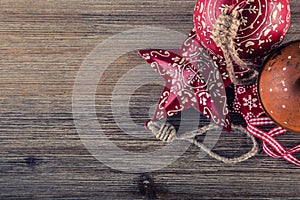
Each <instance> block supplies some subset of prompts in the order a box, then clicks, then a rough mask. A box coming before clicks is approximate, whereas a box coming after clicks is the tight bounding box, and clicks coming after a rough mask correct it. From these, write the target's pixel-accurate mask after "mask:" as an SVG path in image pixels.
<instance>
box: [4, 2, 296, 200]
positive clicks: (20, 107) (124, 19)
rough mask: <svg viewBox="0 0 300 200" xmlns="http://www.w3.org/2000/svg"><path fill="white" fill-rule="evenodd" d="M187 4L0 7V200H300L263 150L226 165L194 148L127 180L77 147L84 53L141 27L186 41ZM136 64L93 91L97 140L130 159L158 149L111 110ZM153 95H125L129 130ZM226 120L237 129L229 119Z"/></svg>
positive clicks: (236, 146) (229, 144) (232, 145)
mask: <svg viewBox="0 0 300 200" xmlns="http://www.w3.org/2000/svg"><path fill="white" fill-rule="evenodd" d="M194 3H195V1H194V0H188V1H183V0H176V1H174V0H167V1H158V0H146V1H137V0H113V1H104V0H86V1H79V0H62V1H58V0H47V1H46V0H28V1H23V0H14V1H11V0H0V61H1V62H0V199H211V198H213V199H241V198H249V199H270V198H279V199H280V198H282V199H300V190H299V189H300V181H299V180H300V169H299V168H296V167H294V166H292V165H290V164H287V163H286V162H284V161H282V160H281V159H272V158H269V157H267V156H266V155H265V154H264V153H263V152H262V151H261V152H260V153H259V154H258V155H257V156H255V157H254V158H251V159H250V160H247V161H245V162H243V163H239V164H234V165H229V164H222V163H219V162H218V161H216V160H213V159H211V158H209V157H199V156H198V154H199V150H198V149H197V148H196V147H194V146H191V147H190V148H189V149H188V150H187V151H186V152H185V153H184V154H183V155H182V156H181V157H180V158H179V159H178V160H176V161H175V162H173V163H171V164H170V165H169V166H167V167H165V168H162V169H160V170H157V171H154V172H151V173H147V174H133V173H124V172H120V171H118V170H115V169H111V168H109V167H108V166H106V165H104V164H103V163H101V162H99V161H98V160H97V159H95V158H94V157H93V156H92V155H91V154H90V153H89V151H88V150H87V149H86V147H85V146H84V145H83V143H82V142H81V140H80V137H79V135H78V133H77V131H76V127H75V124H74V121H73V114H72V92H73V85H74V82H75V78H76V75H77V72H78V71H79V69H80V66H81V65H82V62H83V61H84V60H85V58H86V57H87V56H88V54H89V53H90V52H91V51H92V50H93V49H94V48H95V47H96V46H97V44H99V43H101V42H102V41H104V40H105V39H107V38H108V37H110V36H111V35H114V34H117V33H121V32H122V31H125V30H130V29H132V28H137V27H141V26H152V27H161V28H168V29H171V30H176V31H179V32H183V33H185V34H187V33H188V32H189V30H190V29H191V28H192V26H193V25H192V12H193V7H194ZM291 4H292V6H291V8H292V26H291V29H290V31H289V33H288V36H287V39H286V41H290V40H295V39H299V37H300V34H299V32H300V24H299V21H300V2H299V1H298V0H291ZM137 37H142V35H138V36H137ZM137 39H138V38H137ZM158 40H159V38H158ZM148 42H151V41H148ZM141 64H144V62H143V61H142V59H141V58H139V57H138V56H137V55H136V52H128V53H127V54H126V55H123V56H121V57H119V58H118V59H117V60H116V61H115V62H113V63H112V64H111V65H110V66H109V68H108V69H107V70H106V71H105V73H104V75H103V79H101V82H99V85H98V88H97V93H96V103H97V104H96V105H97V106H96V110H97V116H98V119H99V123H101V124H102V127H103V129H104V131H105V134H106V135H107V136H108V137H109V138H110V139H111V140H112V141H113V142H114V143H115V144H117V145H119V146H120V147H122V148H124V149H126V150H130V151H136V152H143V151H146V150H147V151H153V150H155V149H157V148H160V147H161V146H162V144H161V143H160V142H158V141H156V140H155V139H152V138H149V139H147V140H142V139H136V138H133V137H130V136H128V135H126V134H124V133H123V131H122V130H121V129H120V128H119V127H118V126H117V125H116V123H115V121H114V116H113V113H112V110H111V104H110V103H111V96H112V91H113V89H114V85H115V84H116V83H117V81H118V79H119V78H120V77H122V75H123V74H125V73H126V72H127V71H128V70H130V69H132V68H133V67H134V66H137V65H141ZM138 76H145V77H146V76H147V74H138ZM132 81H134V80H131V82H132ZM125 84H126V83H125ZM128 84H130V81H129V82H128ZM161 89H162V88H161V86H157V85H152V86H151V87H147V86H143V87H142V88H139V89H137V90H136V91H135V93H134V94H133V95H132V98H131V101H130V112H131V116H132V119H133V121H134V122H135V123H136V124H139V125H141V124H142V123H143V122H144V121H145V120H146V119H147V118H148V109H149V106H150V105H152V104H153V103H155V101H156V100H157V99H158V96H159V94H160V91H161ZM120 106H124V105H120ZM234 120H235V121H237V122H240V120H239V118H238V116H234ZM149 134H150V133H149ZM282 140H283V141H284V143H285V144H286V145H287V146H291V145H292V144H295V143H299V141H300V139H299V135H295V134H288V136H286V137H282ZM244 143H245V138H243V137H241V136H240V135H239V134H236V133H235V132H233V133H232V134H222V135H221V137H220V141H219V142H218V144H217V145H216V146H215V148H214V150H215V151H217V152H219V153H221V154H227V155H236V154H239V153H240V152H241V151H245V150H247V149H248V148H249V144H248V145H247V144H244ZM145 149H146V150H145Z"/></svg>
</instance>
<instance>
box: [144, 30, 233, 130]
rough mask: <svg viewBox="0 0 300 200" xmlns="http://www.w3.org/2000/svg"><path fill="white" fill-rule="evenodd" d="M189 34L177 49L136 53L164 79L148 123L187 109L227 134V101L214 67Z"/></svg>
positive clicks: (228, 124) (218, 74) (213, 63)
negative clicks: (164, 82) (201, 115)
mask: <svg viewBox="0 0 300 200" xmlns="http://www.w3.org/2000/svg"><path fill="white" fill-rule="evenodd" d="M193 38H194V35H193V34H190V35H189V37H188V38H187V39H186V40H185V41H184V43H183V45H182V47H181V49H179V50H175V51H170V50H162V49H156V50H140V51H139V54H140V55H141V56H142V57H143V58H144V59H145V60H146V61H147V62H148V63H149V64H150V65H151V67H152V68H153V69H154V70H155V71H156V72H157V73H158V74H159V75H160V76H162V77H163V78H164V79H165V80H166V85H165V87H164V89H163V91H162V93H161V97H160V99H159V101H158V103H157V106H156V109H155V112H154V115H153V117H152V119H151V120H162V119H164V118H168V117H171V116H173V115H175V114H178V113H179V112H181V111H183V110H185V109H188V108H190V107H193V108H195V109H196V110H198V111H199V112H200V113H202V114H204V115H205V116H206V117H208V118H209V119H211V120H212V121H213V122H214V123H215V124H217V125H219V126H221V127H224V129H225V130H227V131H230V121H229V115H228V109H227V98H226V93H225V90H224V85H223V80H222V76H221V74H220V72H219V70H218V66H217V65H216V63H215V62H214V61H213V59H212V58H211V57H210V56H209V54H208V53H207V52H206V51H205V50H204V49H203V48H202V47H201V46H200V45H199V43H198V42H197V41H196V40H194V39H193Z"/></svg>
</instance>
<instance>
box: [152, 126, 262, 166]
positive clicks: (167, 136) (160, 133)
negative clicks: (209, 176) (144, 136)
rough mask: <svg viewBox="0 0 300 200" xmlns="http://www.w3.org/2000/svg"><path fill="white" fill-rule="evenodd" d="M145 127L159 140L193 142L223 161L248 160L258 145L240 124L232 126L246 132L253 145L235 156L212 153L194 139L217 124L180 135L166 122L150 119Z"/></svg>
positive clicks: (237, 161) (255, 152) (236, 161)
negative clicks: (247, 150)
mask: <svg viewBox="0 0 300 200" xmlns="http://www.w3.org/2000/svg"><path fill="white" fill-rule="evenodd" d="M147 128H148V129H149V130H151V131H152V133H153V134H154V135H155V137H156V138H157V139H159V140H162V141H164V142H171V141H173V140H174V139H178V140H186V141H189V142H190V143H192V144H194V145H195V146H198V147H199V148H200V149H201V150H202V151H204V152H206V153H207V154H208V155H209V156H211V157H212V158H214V159H216V160H219V161H221V162H223V163H239V162H242V161H245V160H248V159H249V158H251V157H253V156H255V155H256V154H257V152H258V145H257V142H256V140H255V138H254V137H253V136H252V135H251V134H249V133H248V131H246V129H244V128H243V127H241V126H232V128H234V129H236V130H238V131H240V132H244V133H246V135H247V136H248V137H249V138H250V139H251V141H252V143H253V146H252V149H251V150H250V151H249V152H248V153H245V154H243V155H241V156H239V157H236V158H228V157H225V156H220V155H218V154H217V153H214V152H213V151H212V150H211V149H209V148H208V147H207V146H205V145H204V144H203V143H201V142H199V141H198V140H197V139H196V136H200V135H203V134H205V133H206V132H207V131H209V130H213V129H217V128H218V126H214V125H211V124H210V125H207V126H204V127H202V128H200V129H198V130H196V131H192V132H190V133H185V134H183V135H182V136H177V132H176V129H175V127H174V126H172V125H171V124H168V123H162V122H157V121H150V122H149V123H148V124H147Z"/></svg>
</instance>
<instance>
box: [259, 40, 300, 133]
mask: <svg viewBox="0 0 300 200" xmlns="http://www.w3.org/2000/svg"><path fill="white" fill-rule="evenodd" d="M258 91H259V96H260V100H261V103H262V105H263V107H264V109H265V111H266V113H267V114H268V115H269V117H271V118H272V119H273V120H274V121H275V122H276V123H277V124H279V125H280V126H282V127H284V128H285V129H287V130H290V131H293V132H297V133H300V40H298V41H293V42H290V43H288V44H286V45H284V46H282V47H280V48H279V49H278V50H276V52H275V53H274V54H272V55H271V56H270V57H269V58H268V59H267V61H266V63H265V65H264V67H263V69H262V72H261V74H260V77H259V81H258Z"/></svg>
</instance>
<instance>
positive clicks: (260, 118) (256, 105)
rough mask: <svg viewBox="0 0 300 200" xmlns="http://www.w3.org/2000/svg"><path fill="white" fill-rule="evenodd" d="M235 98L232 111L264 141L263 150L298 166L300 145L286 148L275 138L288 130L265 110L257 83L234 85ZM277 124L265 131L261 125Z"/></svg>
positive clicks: (299, 163)
mask: <svg viewBox="0 0 300 200" xmlns="http://www.w3.org/2000/svg"><path fill="white" fill-rule="evenodd" d="M234 91H235V99H234V102H233V105H232V107H231V108H230V112H232V113H239V114H241V115H242V116H243V118H244V119H245V121H246V123H247V130H248V131H249V132H250V133H251V134H252V135H254V136H255V137H257V138H259V139H260V140H262V141H263V150H264V151H265V153H266V154H268V155H269V156H271V157H273V158H280V157H281V158H283V159H284V160H286V161H287V162H290V163H292V164H294V165H296V166H300V161H299V159H298V158H297V157H295V155H294V154H295V153H297V152H300V145H297V146H295V147H293V148H291V149H286V148H285V147H284V146H283V145H282V144H281V143H280V142H279V141H277V140H276V139H275V137H276V136H278V135H282V134H284V133H286V132H287V130H285V129H284V128H282V127H280V126H277V125H276V124H275V123H274V121H273V120H271V119H270V118H269V117H267V115H266V114H265V111H264V109H263V107H262V105H261V103H260V100H259V97H258V92H257V84H254V85H250V86H237V85H235V86H234ZM270 125H275V127H274V128H272V129H271V130H269V131H264V130H262V129H261V127H264V126H270Z"/></svg>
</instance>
